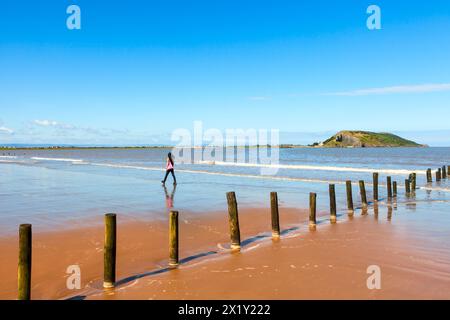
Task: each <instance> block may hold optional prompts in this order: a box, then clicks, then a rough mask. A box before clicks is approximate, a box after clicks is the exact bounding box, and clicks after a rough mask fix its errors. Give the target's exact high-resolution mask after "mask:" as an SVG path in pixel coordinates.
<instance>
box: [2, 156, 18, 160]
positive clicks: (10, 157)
mask: <svg viewBox="0 0 450 320" xmlns="http://www.w3.org/2000/svg"><path fill="white" fill-rule="evenodd" d="M0 159H17V157H16V156H0Z"/></svg>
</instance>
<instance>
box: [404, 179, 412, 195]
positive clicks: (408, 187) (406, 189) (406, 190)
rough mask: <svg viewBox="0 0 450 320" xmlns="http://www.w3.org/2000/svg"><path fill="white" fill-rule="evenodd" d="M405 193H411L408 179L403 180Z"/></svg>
mask: <svg viewBox="0 0 450 320" xmlns="http://www.w3.org/2000/svg"><path fill="white" fill-rule="evenodd" d="M405 193H406V195H409V194H410V193H411V185H410V183H409V179H406V180H405Z"/></svg>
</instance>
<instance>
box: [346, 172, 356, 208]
mask: <svg viewBox="0 0 450 320" xmlns="http://www.w3.org/2000/svg"><path fill="white" fill-rule="evenodd" d="M345 186H346V189H347V209H348V212H349V213H353V212H354V208H353V192H352V182H351V181H350V180H347V181H346V182H345Z"/></svg>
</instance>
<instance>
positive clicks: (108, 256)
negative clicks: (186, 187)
mask: <svg viewBox="0 0 450 320" xmlns="http://www.w3.org/2000/svg"><path fill="white" fill-rule="evenodd" d="M447 172H449V173H450V166H448V167H447V170H446V167H445V166H444V167H442V168H439V169H438V170H437V171H436V181H440V180H441V179H446V178H447ZM378 177H379V176H378V173H376V172H375V173H373V200H374V201H378V200H379V195H378ZM427 182H428V183H430V182H432V177H431V169H428V170H427ZM386 188H387V199H388V201H390V200H391V199H392V198H393V197H397V182H396V181H392V179H391V177H387V178H386ZM415 190H416V174H415V173H412V174H410V176H409V178H408V179H406V180H405V194H406V195H407V196H408V195H410V194H411V192H415ZM359 191H360V196H361V204H362V209H363V210H365V209H367V207H368V201H367V195H366V187H365V182H364V180H360V181H359ZM346 192H347V210H348V212H349V213H352V212H354V206H353V195H352V182H351V181H350V180H348V181H346ZM329 196H330V222H331V223H336V221H337V213H336V212H337V211H336V191H335V185H334V184H330V185H329ZM316 200H317V194H316V193H313V192H311V193H310V195H309V210H310V212H309V228H310V229H311V230H315V229H316V224H317V220H316V211H317V206H316ZM227 204H228V216H229V226H230V238H231V249H232V250H240V248H241V233H240V229H239V215H238V207H237V201H236V194H235V193H234V192H228V193H227ZM270 208H271V220H272V237H273V238H279V237H280V220H279V211H278V194H277V193H276V192H271V193H270ZM116 218H117V215H116V214H114V213H108V214H105V242H104V265H103V267H104V270H103V287H104V288H113V287H114V286H115V283H116V243H117V222H116ZM31 247H32V232H31V224H21V225H20V227H19V265H18V298H19V300H29V299H30V298H31V260H32V259H31V256H32V254H31ZM178 248H179V239H178V211H171V212H170V217H169V267H171V268H176V267H177V266H178V264H179V255H178Z"/></svg>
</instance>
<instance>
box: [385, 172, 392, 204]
mask: <svg viewBox="0 0 450 320" xmlns="http://www.w3.org/2000/svg"><path fill="white" fill-rule="evenodd" d="M386 184H387V197H388V200H390V199H392V183H391V177H387V178H386Z"/></svg>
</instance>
